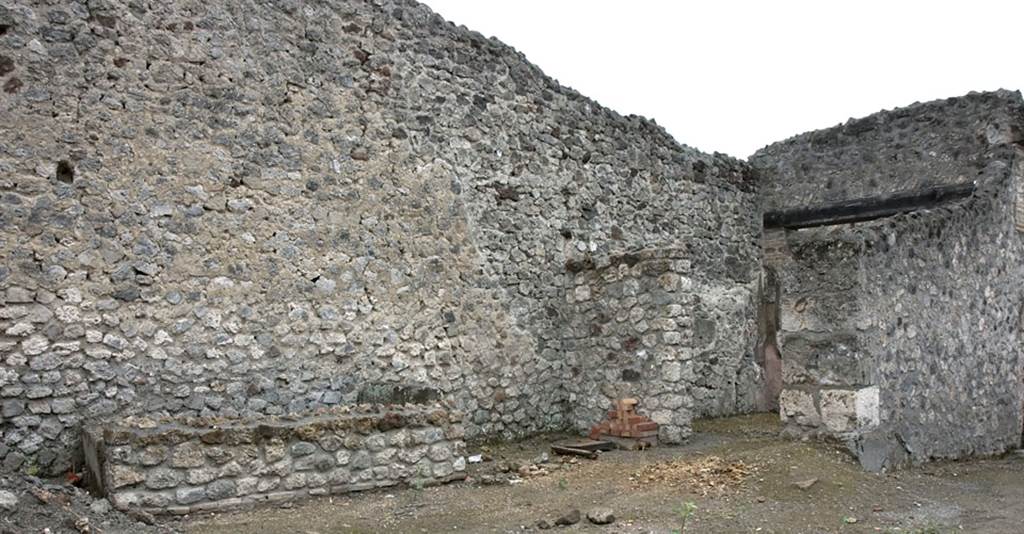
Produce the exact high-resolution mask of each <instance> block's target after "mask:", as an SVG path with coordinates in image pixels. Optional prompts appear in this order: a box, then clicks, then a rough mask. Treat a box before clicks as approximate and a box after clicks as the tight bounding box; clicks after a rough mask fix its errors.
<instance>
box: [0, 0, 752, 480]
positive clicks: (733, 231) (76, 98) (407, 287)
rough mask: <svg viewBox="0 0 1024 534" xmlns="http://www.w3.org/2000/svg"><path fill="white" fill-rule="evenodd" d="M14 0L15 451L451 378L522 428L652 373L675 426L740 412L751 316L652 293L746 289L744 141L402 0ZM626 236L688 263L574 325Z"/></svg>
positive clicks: (10, 327)
mask: <svg viewBox="0 0 1024 534" xmlns="http://www.w3.org/2000/svg"><path fill="white" fill-rule="evenodd" d="M2 5H3V6H4V7H3V16H4V17H5V21H4V23H3V24H4V26H5V31H4V33H3V34H2V35H0V56H2V58H3V65H4V68H3V69H2V71H3V73H2V74H0V88H2V89H0V90H3V91H4V93H3V98H2V99H0V122H2V123H3V124H4V125H5V128H3V129H2V131H0V228H2V229H3V232H0V254H2V255H3V257H4V259H5V261H4V264H3V265H2V266H0V295H2V297H0V332H2V333H3V336H2V337H0V358H2V359H3V360H4V361H5V363H6V365H5V366H4V367H3V369H2V370H0V394H2V396H3V398H4V400H5V401H13V402H16V403H22V402H26V401H31V402H33V404H32V407H33V410H34V411H33V413H32V415H30V416H29V415H24V416H14V417H12V418H11V419H8V418H6V417H5V419H4V421H3V423H2V427H0V430H2V433H3V442H4V443H5V444H7V445H8V447H9V451H8V452H6V453H5V458H4V459H3V465H4V466H5V468H10V469H22V468H27V467H31V468H32V469H33V470H39V471H40V472H43V473H53V474H57V473H60V472H63V471H64V470H66V469H67V468H68V467H69V466H70V465H71V464H72V455H73V452H74V449H75V444H76V443H77V442H78V441H79V433H80V430H79V428H80V427H81V425H82V424H83V423H84V422H87V421H90V420H97V419H102V418H105V417H107V416H111V415H114V414H117V415H119V416H126V415H141V414H156V415H174V416H215V415H220V416H228V417H233V416H243V417H248V416H257V415H268V416H273V415H281V414H289V413H305V412H308V411H309V410H313V409H317V408H319V407H323V406H334V405H351V404H353V403H355V402H357V401H359V402H378V401H376V400H374V401H368V400H366V399H364V400H362V401H360V400H359V399H360V395H364V397H366V398H372V397H373V395H375V394H376V395H378V396H377V397H375V398H389V396H391V397H390V398H400V399H402V400H400V402H405V401H406V399H408V398H427V399H428V400H434V399H436V398H441V397H443V398H445V399H447V400H451V401H453V402H455V403H456V405H457V407H458V408H459V409H461V410H462V411H464V412H465V413H466V414H467V420H466V432H467V434H468V435H470V436H502V437H508V438H511V437H516V436H523V435H527V434H532V433H536V432H541V431H547V430H563V429H565V428H567V427H570V426H577V427H578V426H582V425H583V424H584V423H587V424H589V423H591V422H592V421H590V420H589V418H590V417H591V415H592V414H593V413H594V407H595V406H597V404H599V403H598V400H599V398H601V397H602V396H604V397H606V396H607V395H608V394H609V393H611V392H612V391H614V390H616V389H624V388H625V389H628V388H630V387H633V386H634V385H635V384H644V383H650V384H651V386H652V388H656V390H657V391H654V390H652V394H651V396H652V399H656V404H657V405H658V406H659V407H658V410H659V411H661V412H664V413H662V414H661V416H659V418H660V419H662V420H665V421H666V423H667V424H668V423H671V425H670V426H669V427H667V428H668V429H669V435H666V436H665V438H666V439H669V438H674V439H677V440H678V439H682V437H683V436H685V435H686V434H687V433H688V432H689V427H688V424H687V422H688V421H689V419H690V418H691V417H692V416H694V415H700V414H702V413H728V412H731V411H733V410H739V411H742V410H746V409H747V406H748V403H747V401H746V400H745V398H744V397H743V393H742V391H739V392H737V389H739V390H742V388H743V385H744V384H747V383H750V382H752V381H756V380H757V373H756V369H755V368H754V367H753V366H752V365H751V364H750V363H749V361H748V360H749V358H750V351H751V350H752V347H753V346H754V339H753V337H752V334H751V332H750V329H749V328H748V324H749V322H750V320H749V318H744V319H742V320H740V321H739V322H737V323H735V324H730V325H726V324H724V323H721V324H718V329H717V330H716V331H715V332H714V333H713V335H712V332H710V330H708V329H707V328H705V329H704V330H703V332H704V333H705V334H706V335H707V336H710V337H707V338H706V339H705V338H700V339H699V340H690V339H688V338H687V335H688V333H687V332H688V330H689V328H690V327H689V326H688V325H686V324H677V325H676V326H672V325H670V324H668V323H667V322H666V319H667V318H668V316H667V315H666V312H665V310H666V306H667V305H669V304H672V303H675V304H678V305H680V306H690V305H693V307H694V309H692V310H687V311H686V313H685V314H684V315H679V316H678V317H683V319H680V321H689V320H693V321H694V324H695V325H697V324H705V323H702V322H700V321H701V320H702V318H703V320H705V321H710V322H711V323H714V322H717V321H720V320H722V319H723V318H727V317H732V316H735V315H737V314H741V313H742V310H743V309H744V308H745V307H748V306H750V305H751V304H750V302H751V301H752V298H751V295H752V294H753V293H754V291H755V284H756V278H757V276H756V271H757V262H758V251H757V248H756V243H755V239H754V237H755V236H756V234H757V232H758V210H757V207H756V198H755V194H754V184H753V182H752V180H751V179H750V176H749V172H748V168H747V166H746V165H745V164H743V163H742V162H739V161H737V160H734V159H731V158H729V157H726V156H723V155H707V154H703V153H700V152H698V151H696V150H693V149H691V148H688V147H685V146H680V145H679V144H678V143H676V142H675V141H674V140H673V139H672V138H671V137H670V136H669V135H668V134H667V133H666V132H665V131H664V130H663V129H662V128H660V127H658V126H657V125H655V124H654V123H653V122H651V121H648V120H645V119H642V118H639V117H634V116H630V117H624V116H620V115H618V114H617V113H615V112H613V111H610V110H608V109H606V108H603V107H601V106H600V105H598V104H597V103H595V102H593V101H591V100H589V99H587V98H585V97H583V96H581V95H579V94H577V93H576V92H574V91H572V90H570V89H567V88H564V87H561V86H559V85H558V84H557V82H555V81H553V80H552V79H550V78H548V77H546V76H544V75H543V74H542V73H541V72H540V71H539V70H538V69H537V68H536V67H534V66H533V65H531V64H530V63H529V62H527V61H526V60H525V59H524V58H523V57H522V55H521V54H519V53H517V52H516V51H514V50H512V49H511V48H509V47H507V46H505V45H503V44H501V43H499V42H497V41H495V40H489V39H485V38H483V37H482V36H480V35H479V34H477V33H474V32H471V31H468V30H465V29H463V28H458V27H456V26H454V25H453V24H450V23H447V22H445V21H444V20H442V19H441V18H440V17H439V16H437V15H435V14H433V13H432V12H430V10H429V9H427V8H426V7H425V6H422V5H419V4H416V3H413V2H406V1H399V0H393V1H392V0H387V1H382V2H356V1H349V0H330V1H324V2H307V3H299V2H267V3H257V2H250V1H247V0H231V1H228V2H202V1H198V0H181V1H175V2H157V3H150V4H140V3H137V2H129V1H126V0H111V1H106V2H102V3H100V4H95V3H89V4H88V5H86V4H85V3H70V4H66V5H63V4H62V5H59V6H58V5H55V4H52V3H50V2H43V1H36V0H29V1H25V2H17V3H14V4H11V3H5V4H2ZM666 251H671V252H666ZM634 253H644V254H654V255H655V256H657V255H659V254H661V255H663V256H664V254H665V253H671V254H676V255H677V257H675V258H674V261H677V262H680V266H679V269H678V272H689V273H690V274H689V275H687V276H688V277H689V278H690V282H692V286H685V285H679V286H678V289H675V290H674V292H673V293H671V297H670V298H669V297H664V298H663V297H659V299H658V301H657V302H639V301H638V302H636V303H633V304H630V305H629V306H630V310H626V311H629V312H630V313H629V314H627V315H626V317H625V319H622V320H615V319H613V321H616V322H615V324H616V327H615V329H613V330H614V331H609V332H608V333H607V334H606V336H605V337H604V338H603V339H602V341H601V343H598V344H593V343H589V342H588V343H580V342H579V341H580V339H581V338H580V331H579V329H578V328H577V326H580V327H582V328H601V326H602V325H603V324H605V321H604V320H594V319H597V317H596V314H597V313H601V312H599V311H595V310H582V309H581V308H583V307H585V304H583V303H585V302H594V303H595V306H597V307H598V308H601V307H605V306H609V305H612V304H613V303H612V302H611V301H610V300H607V299H608V298H614V299H619V298H620V297H618V296H615V297H604V296H602V294H601V293H600V291H601V290H602V288H601V287H595V288H594V289H593V295H592V300H588V297H587V291H588V289H586V286H588V285H589V284H590V283H591V282H593V281H596V280H597V279H598V278H600V277H601V276H603V275H604V274H607V273H610V272H611V270H613V269H611V263H612V262H613V261H618V259H619V258H623V257H626V256H628V255H630V254H634ZM681 262H686V265H685V267H684V266H683V265H682V263H681ZM659 276H660V275H659ZM628 277H631V278H632V279H633V280H634V281H636V282H638V283H641V284H643V285H645V286H646V285H649V284H653V283H654V282H655V280H656V279H657V276H655V275H654V274H653V273H652V274H650V275H647V274H644V273H634V274H629V275H628ZM623 282H625V280H623ZM676 282H677V281H676V280H668V279H666V280H664V283H665V284H667V285H666V288H668V287H671V286H672V284H675V283H676ZM679 282H682V281H679ZM606 283H607V284H611V285H614V284H616V283H618V282H614V281H608V282H606ZM598 285H600V284H598ZM614 291H616V292H617V291H619V290H618V289H615V290H614ZM665 291H666V292H668V291H669V289H665ZM701 292H707V295H708V297H709V298H708V299H706V300H705V299H700V300H699V301H698V299H697V298H696V296H697V295H699V294H701ZM602 299H604V300H602ZM669 301H671V302H669ZM633 309H635V310H636V311H635V312H632V311H631V310H633ZM614 311H615V312H616V313H615V314H614V315H618V311H619V310H614ZM577 312H579V313H584V314H586V317H585V318H579V319H574V317H573V315H574V314H575V313H577ZM673 317H675V316H673ZM708 324H710V323H708ZM634 338H635V339H637V340H638V341H636V342H634V341H632V340H633V339H634ZM645 338H649V339H647V341H645ZM634 343H635V344H636V346H635V347H634V346H633V345H634ZM624 345H625V346H624ZM677 347H680V348H677ZM682 348H686V349H687V350H686V351H683V350H682ZM690 353H692V358H691V357H690ZM609 355H612V358H613V361H612V362H610V364H607V363H606V362H608V358H609ZM677 358H678V359H680V360H681V359H683V358H690V359H688V360H686V361H679V362H675V363H679V364H680V366H682V367H684V370H683V373H684V375H683V377H682V378H681V379H680V380H681V381H682V382H681V384H682V385H679V386H675V385H676V384H677V383H678V381H677V380H676V379H675V378H668V379H665V380H663V379H661V378H660V376H662V375H663V374H665V373H664V372H663V369H662V367H663V366H668V368H671V366H672V365H673V359H677ZM715 361H721V362H723V365H722V366H717V365H716V364H714V363H713V362H715ZM608 367H611V368H614V371H611V370H609V371H608V372H607V376H603V374H605V373H604V371H602V370H603V369H606V368H608ZM702 369H714V371H713V372H711V373H708V374H706V375H705V374H702ZM627 371H628V372H627ZM691 371H692V372H693V373H694V374H695V376H697V377H699V378H696V379H695V378H693V377H691V376H689V373H690V372H691ZM634 373H636V374H634ZM580 375H586V380H585V381H584V382H583V383H582V384H581V386H580V387H579V388H577V387H576V386H575V383H574V381H575V380H576V378H577V377H578V376H580ZM669 376H670V377H672V376H674V375H672V374H671V373H669ZM670 384H672V385H673V386H670ZM688 384H694V385H695V386H696V388H697V389H695V390H694V391H687V390H686V389H685V387H684V386H685V385H688ZM368 385H385V386H387V387H390V388H392V389H387V388H384V389H381V388H379V387H378V388H376V389H373V391H369V390H368V389H367V386H368ZM671 387H679V388H680V389H679V391H678V395H677V396H671V395H668V394H667V391H668V390H669V389H671ZM428 390H432V391H434V392H435V393H433V394H430V393H427V394H426V397H422V395H421V394H420V393H416V392H425V391H428ZM381 391H383V392H384V393H383V396H381V394H380V392H381ZM389 391H390V392H392V393H388V392H389ZM403 391H406V392H412V393H401V394H400V395H399V394H397V393H394V392H403ZM392 395H398V396H397V397H395V396H392ZM402 395H408V396H407V397H402ZM430 395H435V397H430ZM734 397H739V398H738V400H737V399H736V398H734ZM577 401H579V402H577ZM20 406H21V405H20V404H11V405H10V406H8V405H7V404H5V405H4V410H5V411H7V412H10V411H11V410H14V411H16V410H18V409H20ZM577 406H579V407H580V408H579V411H577ZM670 412H671V413H670ZM43 451H47V452H46V453H45V454H44V453H43Z"/></svg>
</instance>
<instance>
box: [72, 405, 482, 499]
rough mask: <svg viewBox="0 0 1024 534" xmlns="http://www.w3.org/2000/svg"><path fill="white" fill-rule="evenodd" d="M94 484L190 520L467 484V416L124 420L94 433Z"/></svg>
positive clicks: (374, 411) (391, 410) (89, 444)
mask: <svg viewBox="0 0 1024 534" xmlns="http://www.w3.org/2000/svg"><path fill="white" fill-rule="evenodd" d="M83 445H84V451H85V457H86V464H87V466H88V468H89V471H90V476H91V478H92V483H93V484H94V485H95V486H96V488H97V489H98V490H99V491H100V492H102V494H104V495H106V496H107V498H109V499H110V501H111V503H113V504H114V506H115V507H117V508H119V509H122V510H124V509H141V510H144V511H146V512H149V513H161V514H166V513H169V514H188V513H194V512H201V511H212V510H223V509H227V508H233V507H237V506H239V505H244V504H249V503H259V502H279V501H285V500H291V499H296V498H301V497H304V496H309V495H325V494H336V493H346V492H350V491H360V490H366V489H372V488H380V487H386V486H395V485H410V486H424V485H433V484H440V483H444V482H449V481H453V480H460V479H463V478H465V469H466V460H465V457H464V449H465V444H464V442H463V428H462V420H461V415H460V414H458V413H456V412H453V411H449V410H448V409H446V408H444V407H442V406H440V405H434V406H423V405H403V406H358V407H348V408H332V409H329V410H324V411H318V412H316V413H312V414H308V415H304V416H295V417H262V418H249V419H247V418H231V419H220V418H168V419H150V418H142V417H132V418H125V419H121V420H118V421H112V422H109V423H99V424H94V425H91V426H89V427H87V428H86V429H85V432H84V433H83Z"/></svg>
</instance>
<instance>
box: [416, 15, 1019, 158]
mask: <svg viewBox="0 0 1024 534" xmlns="http://www.w3.org/2000/svg"><path fill="white" fill-rule="evenodd" d="M424 1H425V2H426V3H427V5H429V6H430V7H431V8H432V9H433V10H434V11H436V12H437V13H440V14H441V15H442V16H444V17H445V18H446V19H448V20H451V21H453V22H455V23H456V24H462V25H465V26H467V27H469V28H470V29H473V30H476V31H479V32H480V33H482V34H484V35H486V36H496V37H497V38H498V39H500V40H501V41H503V42H504V43H506V44H509V45H511V46H513V47H515V48H517V49H518V50H520V51H521V52H523V53H524V54H526V57H527V58H528V59H529V60H530V61H531V62H533V63H534V64H536V65H538V66H539V67H540V68H541V69H543V70H544V72H546V73H547V74H548V75H549V76H552V77H554V78H556V79H558V80H559V82H561V83H562V85H567V86H570V87H573V88H574V89H576V90H578V91H579V92H581V93H583V94H585V95H587V96H589V97H591V98H593V99H595V100H597V101H598V102H600V103H601V104H604V105H605V106H608V107H610V108H613V109H615V110H616V111H618V112H620V113H623V114H630V113H634V114H637V115H643V116H645V117H650V118H654V119H655V120H656V121H657V122H658V124H660V125H662V126H664V127H665V128H666V129H667V130H668V131H669V132H670V133H671V134H672V135H674V136H675V137H676V139H678V140H679V141H680V142H682V143H685V144H688V145H690V146H693V147H696V148H699V149H701V150H704V151H707V152H712V151H720V152H725V153H728V154H731V155H733V156H737V157H744V158H745V157H746V156H748V155H750V154H751V153H753V152H754V151H756V150H757V149H759V148H761V147H763V146H765V145H767V144H769V143H771V142H774V141H781V140H782V139H785V138H787V137H790V136H792V135H795V134H798V133H801V132H805V131H808V130H814V129H819V128H826V127H829V126H833V125H835V124H838V123H841V122H845V121H846V119H848V118H850V117H862V116H864V115H869V114H871V113H874V112H875V111H878V110H881V109H891V108H894V107H900V106H905V105H908V104H911V103H913V102H916V101H927V100H934V99H936V98H944V97H949V96H958V95H961V94H964V93H967V92H969V91H972V90H979V91H980V90H995V89H998V88H1005V89H1024V0H1017V1H1016V2H1014V1H1002V2H997V1H987V0H965V1H962V2H949V1H943V0H933V1H918V0H908V1H903V0H888V1H877V0H841V1H840V0H831V1H830V0H817V1H796V0H763V1H759V2H758V1H738V0H706V1H700V2H697V1H683V0H676V1H672V0H647V1H639V0H424Z"/></svg>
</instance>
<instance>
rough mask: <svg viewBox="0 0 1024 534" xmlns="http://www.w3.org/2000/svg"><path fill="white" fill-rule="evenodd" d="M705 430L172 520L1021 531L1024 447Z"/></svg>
mask: <svg viewBox="0 0 1024 534" xmlns="http://www.w3.org/2000/svg"><path fill="white" fill-rule="evenodd" d="M695 430H696V433H695V435H694V437H693V439H692V440H691V441H690V442H689V443H688V444H686V445H684V446H678V447H657V448H654V449H650V450H647V451H636V452H633V451H630V452H626V451H613V452H607V453H602V455H601V457H600V458H599V459H597V460H586V459H578V460H573V461H572V462H570V463H561V462H562V460H563V457H556V456H552V457H550V459H549V460H548V463H543V462H539V460H540V461H542V460H544V457H543V456H542V454H543V453H544V452H546V451H547V448H548V445H549V443H550V438H549V439H540V438H537V439H533V440H530V441H526V442H523V443H516V444H503V445H495V446H491V447H486V446H483V447H470V450H469V453H470V454H474V453H477V452H484V453H485V454H486V455H489V456H491V457H492V458H493V461H488V462H482V463H477V464H471V465H470V472H469V477H470V478H469V480H468V481H467V482H463V483H456V484H449V485H446V486H442V487H433V488H426V489H394V490H386V491H376V492H367V493H361V494H354V495H350V496H342V497H338V496H335V497H333V498H329V497H323V498H318V499H313V500H309V501H305V502H300V503H294V504H286V505H285V507H272V508H271V507H267V508H257V509H250V510H240V511H237V512H232V513H223V514H215V515H206V516H195V517H186V518H183V519H179V520H170V522H168V523H166V524H165V526H167V527H170V528H173V529H180V530H182V531H184V532H188V533H194V534H228V533H230V534H257V533H275V534H276V533H304V534H334V533H376V532H402V533H417V532H424V533H435V532H481V533H483V532H497V533H506V532H532V531H539V529H538V527H537V522H538V521H539V520H542V519H544V520H547V521H549V522H552V523H553V522H554V521H555V519H557V518H558V517H560V516H562V515H565V514H566V513H567V512H569V511H570V510H572V509H578V510H580V512H582V514H583V518H582V519H581V520H580V522H579V523H576V524H574V525H571V526H567V527H559V526H556V527H554V528H553V529H552V530H551V532H561V531H564V532H605V533H612V532H622V533H640V532H644V533H647V532H655V533H663V532H664V533H668V532H677V531H679V530H680V528H681V526H682V525H681V517H680V516H681V514H680V510H682V509H683V508H684V507H689V508H692V513H691V514H690V515H689V517H688V520H687V522H686V525H685V530H684V532H686V533H690V532H693V533H709V532H710V533H719V532H721V533H727V532H760V533H787V534H789V533H819V532H840V533H859V532H886V533H896V532H900V533H910V532H913V533H921V534H924V533H939V532H972V533H975V532H984V533H1008V534H1009V533H1012V534H1019V533H1022V532H1024V456H1022V455H1018V454H1010V455H1007V456H1006V457H1004V458H996V459H985V460H974V461H970V462H955V463H936V464H930V465H927V466H924V467H920V468H915V469H911V470H906V471H901V472H899V473H895V474H870V473H865V472H863V471H862V470H861V469H860V467H859V466H858V465H857V464H856V463H855V462H854V461H853V459H851V458H850V457H849V456H848V455H847V454H845V453H843V452H840V451H839V450H837V449H836V448H835V447H834V446H832V445H829V444H823V443H815V442H800V441H788V440H783V439H780V438H778V437H777V435H778V430H779V428H778V423H777V422H776V418H775V417H773V416H767V415H765V416H749V417H737V418H729V419H720V420H714V421H704V422H700V423H698V424H697V425H696V427H695ZM508 469H511V473H502V471H506V470H508ZM517 471H521V472H522V473H524V474H525V475H526V476H523V477H521V478H520V477H519V475H518V474H517ZM531 473H532V474H531ZM505 479H509V480H511V482H509V481H508V480H505ZM484 482H487V483H486V484H485V483H484ZM798 483H801V484H798ZM801 486H808V487H801ZM597 508H606V509H610V510H611V511H612V512H614V515H615V518H616V519H615V521H614V523H612V524H610V525H604V526H597V525H593V524H590V523H589V522H588V520H587V519H586V514H587V512H588V511H590V510H592V509H597Z"/></svg>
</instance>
